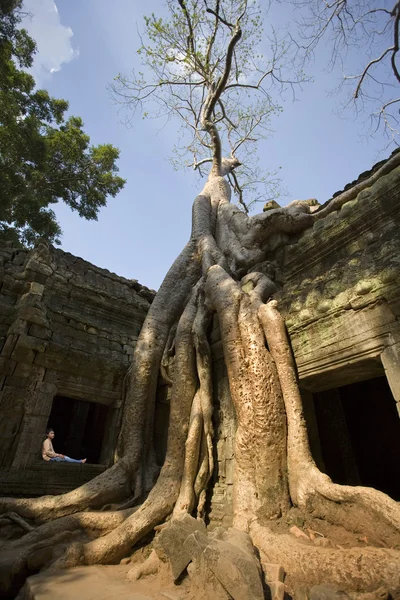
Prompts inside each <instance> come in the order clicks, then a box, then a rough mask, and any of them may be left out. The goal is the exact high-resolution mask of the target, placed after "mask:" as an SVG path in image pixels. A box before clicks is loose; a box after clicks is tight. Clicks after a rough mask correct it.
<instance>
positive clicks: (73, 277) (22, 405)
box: [0, 242, 154, 469]
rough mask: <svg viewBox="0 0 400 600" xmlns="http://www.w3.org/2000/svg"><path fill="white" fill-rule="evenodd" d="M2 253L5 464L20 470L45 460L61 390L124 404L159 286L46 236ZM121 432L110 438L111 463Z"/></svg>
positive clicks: (0, 445) (1, 453)
mask: <svg viewBox="0 0 400 600" xmlns="http://www.w3.org/2000/svg"><path fill="white" fill-rule="evenodd" d="M2 249H3V247H2V246H1V245H0V254H1V252H2ZM1 256H2V257H3V259H4V260H3V264H4V269H3V271H0V284H1V283H2V284H3V285H2V286H1V291H0V350H1V353H0V414H1V423H0V429H1V430H3V429H4V427H6V428H7V429H8V431H7V432H5V433H4V435H3V439H2V440H1V442H0V465H2V466H3V467H14V468H18V469H21V468H25V467H26V466H29V464H34V463H35V462H36V461H38V460H40V447H41V443H42V441H43V432H44V430H45V427H46V424H47V421H48V418H49V414H50V411H51V408H52V403H53V399H54V397H55V396H57V395H58V396H59V395H62V396H64V397H67V398H68V397H70V398H74V399H75V398H76V399H82V400H85V401H89V402H95V403H99V404H106V405H108V406H112V407H114V406H115V408H116V411H120V410H121V408H122V406H123V400H124V398H123V394H122V390H123V386H122V382H123V379H124V376H125V374H126V370H127V368H128V365H129V360H130V357H131V354H132V351H133V347H134V345H135V343H136V339H137V335H138V332H139V330H140V328H141V325H142V322H143V320H144V318H145V315H146V313H147V310H148V307H149V302H150V301H151V300H152V298H153V295H154V293H153V292H152V291H151V290H148V289H147V288H144V287H143V286H141V285H140V284H139V283H138V282H132V281H130V280H127V279H124V278H121V277H118V276H117V275H114V274H112V273H110V272H108V271H106V270H104V269H99V268H97V267H95V266H94V265H90V263H87V262H86V261H83V260H82V259H80V258H78V257H74V256H72V255H70V254H68V253H64V252H62V251H61V250H56V249H55V248H52V247H51V246H49V245H48V244H46V243H44V242H39V244H38V245H37V246H36V247H35V248H34V249H33V250H30V251H25V250H24V251H21V250H17V249H14V248H12V246H10V247H8V246H7V247H6V249H5V252H4V253H3V254H2V255H1ZM123 345H125V349H124V348H123ZM128 348H129V352H128ZM43 381H45V383H46V385H47V386H49V385H50V384H51V385H50V387H48V388H46V389H45V387H43V385H42V386H40V385H39V384H41V382H43ZM2 390H3V391H2ZM3 392H5V393H3ZM111 417H112V418H111ZM110 419H111V421H112V422H115V423H117V421H118V419H117V418H116V417H115V415H110ZM111 421H110V423H111ZM3 426H4V427H3ZM35 427H36V430H35ZM116 435H117V431H116V430H114V431H113V432H110V433H109V434H107V436H106V437H107V439H106V440H104V444H105V449H107V452H106V453H103V452H102V454H101V456H102V457H103V458H102V460H103V459H104V460H105V461H106V463H107V464H109V462H110V461H111V460H112V456H113V450H114V446H115V442H116ZM106 447H107V448H106ZM106 454H107V456H106Z"/></svg>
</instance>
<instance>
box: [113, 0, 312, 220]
mask: <svg viewBox="0 0 400 600" xmlns="http://www.w3.org/2000/svg"><path fill="white" fill-rule="evenodd" d="M166 8H167V9H168V13H167V15H166V16H165V17H158V16H156V15H155V14H152V15H150V16H149V17H145V20H144V30H143V35H142V36H141V46H140V48H139V49H138V54H139V56H140V59H141V63H142V69H143V70H142V71H138V72H136V71H134V70H133V71H132V72H131V73H129V74H119V75H118V76H117V78H116V82H115V84H114V85H113V92H114V95H115V97H116V98H117V100H118V101H119V102H121V103H123V104H125V105H126V106H127V107H128V109H130V110H131V111H132V115H135V114H136V111H141V113H142V115H143V116H144V117H148V116H149V115H150V116H151V117H154V116H156V117H164V118H166V119H169V118H171V117H178V120H179V122H180V125H181V128H180V132H179V133H180V135H179V136H178V140H177V141H176V142H175V146H174V158H173V164H174V165H175V166H185V167H193V168H194V169H198V170H199V172H200V173H201V172H202V169H203V168H204V165H205V164H206V163H211V162H212V158H213V152H215V151H217V152H218V153H219V155H222V154H224V155H225V156H231V157H235V158H237V159H238V161H240V165H239V168H238V169H237V170H236V171H235V173H233V172H231V173H230V175H229V176H230V177H231V178H232V184H233V189H234V191H235V193H236V194H237V196H238V198H239V202H240V203H241V204H242V205H243V206H244V207H245V209H246V210H247V208H248V206H249V205H250V204H251V203H253V202H254V201H255V200H256V199H258V198H259V197H260V196H261V197H262V199H263V200H264V201H265V200H269V199H271V198H274V197H275V194H276V185H275V183H276V179H274V177H273V176H272V177H271V173H268V172H266V171H265V169H263V168H260V167H259V163H258V159H257V155H256V142H257V141H259V140H260V139H263V138H265V137H267V136H268V135H269V134H270V132H271V117H272V115H273V114H276V113H278V112H280V111H281V107H280V105H279V102H278V101H277V98H279V93H280V92H282V91H283V90H285V89H286V88H288V87H293V86H294V85H295V84H297V83H300V82H301V81H304V80H305V75H304V73H303V72H301V71H299V70H297V68H296V64H295V61H294V54H293V51H294V47H293V46H291V45H290V43H289V44H288V43H287V42H286V41H285V39H284V38H283V39H280V38H279V37H278V36H277V35H276V34H275V32H274V31H273V30H272V31H271V32H270V33H269V34H268V35H267V34H266V33H265V32H264V29H263V23H262V11H261V8H260V6H259V4H258V3H256V2H252V3H250V2H247V1H246V0H232V1H230V2H222V1H217V2H212V3H211V2H207V1H205V0H201V1H200V0H188V1H186V0H167V2H166ZM263 38H264V41H265V40H268V42H267V46H268V50H269V53H268V56H265V54H264V53H263V50H262V48H261V45H260V43H261V40H263ZM289 42H290V41H289ZM128 114H129V113H128ZM216 131H218V143H217V146H216V145H215V142H216V136H215V132H216Z"/></svg>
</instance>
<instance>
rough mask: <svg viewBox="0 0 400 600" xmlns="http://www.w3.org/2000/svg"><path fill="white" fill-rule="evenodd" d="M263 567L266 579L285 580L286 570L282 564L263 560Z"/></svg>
mask: <svg viewBox="0 0 400 600" xmlns="http://www.w3.org/2000/svg"><path fill="white" fill-rule="evenodd" d="M261 567H262V570H263V572H264V576H265V580H266V581H268V582H270V581H281V582H283V580H284V577H285V570H284V568H283V567H282V565H278V564H274V563H266V562H263V561H261Z"/></svg>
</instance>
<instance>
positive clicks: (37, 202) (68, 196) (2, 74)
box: [0, 0, 125, 245]
mask: <svg viewBox="0 0 400 600" xmlns="http://www.w3.org/2000/svg"><path fill="white" fill-rule="evenodd" d="M21 5H22V0H3V1H2V2H1V5H0V234H1V235H2V237H3V238H6V239H11V240H13V241H14V242H18V243H22V244H24V245H31V244H32V243H34V241H35V240H36V239H38V238H39V237H43V238H46V239H47V240H49V241H50V242H57V243H59V236H60V234H61V228H60V226H59V224H58V222H57V220H56V216H55V213H54V211H53V210H52V208H51V206H52V205H54V204H56V203H57V202H59V201H60V200H62V201H64V202H65V203H66V204H67V205H68V206H69V207H70V208H71V209H72V210H76V211H77V212H78V214H79V215H80V216H81V217H84V218H85V219H96V218H97V214H98V211H99V209H100V208H101V207H102V206H105V205H106V202H107V197H108V196H116V194H117V193H118V192H119V191H120V190H121V188H122V187H123V186H124V183H125V181H124V179H122V178H121V177H119V176H118V175H117V172H118V167H117V166H116V160H117V159H118V156H119V151H118V149H117V148H114V147H113V146H112V145H111V144H101V145H99V146H91V145H90V138H89V136H88V135H87V134H86V133H85V132H84V130H83V122H82V119H80V118H79V117H69V118H68V119H66V118H65V113H66V111H67V110H68V102H66V101H65V100H58V99H56V98H52V97H50V95H49V94H48V92H47V91H45V90H41V89H36V86H35V80H34V78H33V77H32V75H30V74H29V73H28V72H27V71H26V69H28V68H29V67H31V66H32V63H33V59H34V55H35V52H36V45H35V42H34V41H33V40H32V38H30V37H29V36H28V34H27V32H26V31H25V30H24V29H21V28H20V25H21V20H22V17H23V13H22V9H21Z"/></svg>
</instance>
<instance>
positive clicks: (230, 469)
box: [225, 458, 235, 484]
mask: <svg viewBox="0 0 400 600" xmlns="http://www.w3.org/2000/svg"><path fill="white" fill-rule="evenodd" d="M234 470H235V461H234V459H233V458H229V459H227V460H226V461H225V479H226V483H227V484H233V477H234Z"/></svg>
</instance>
